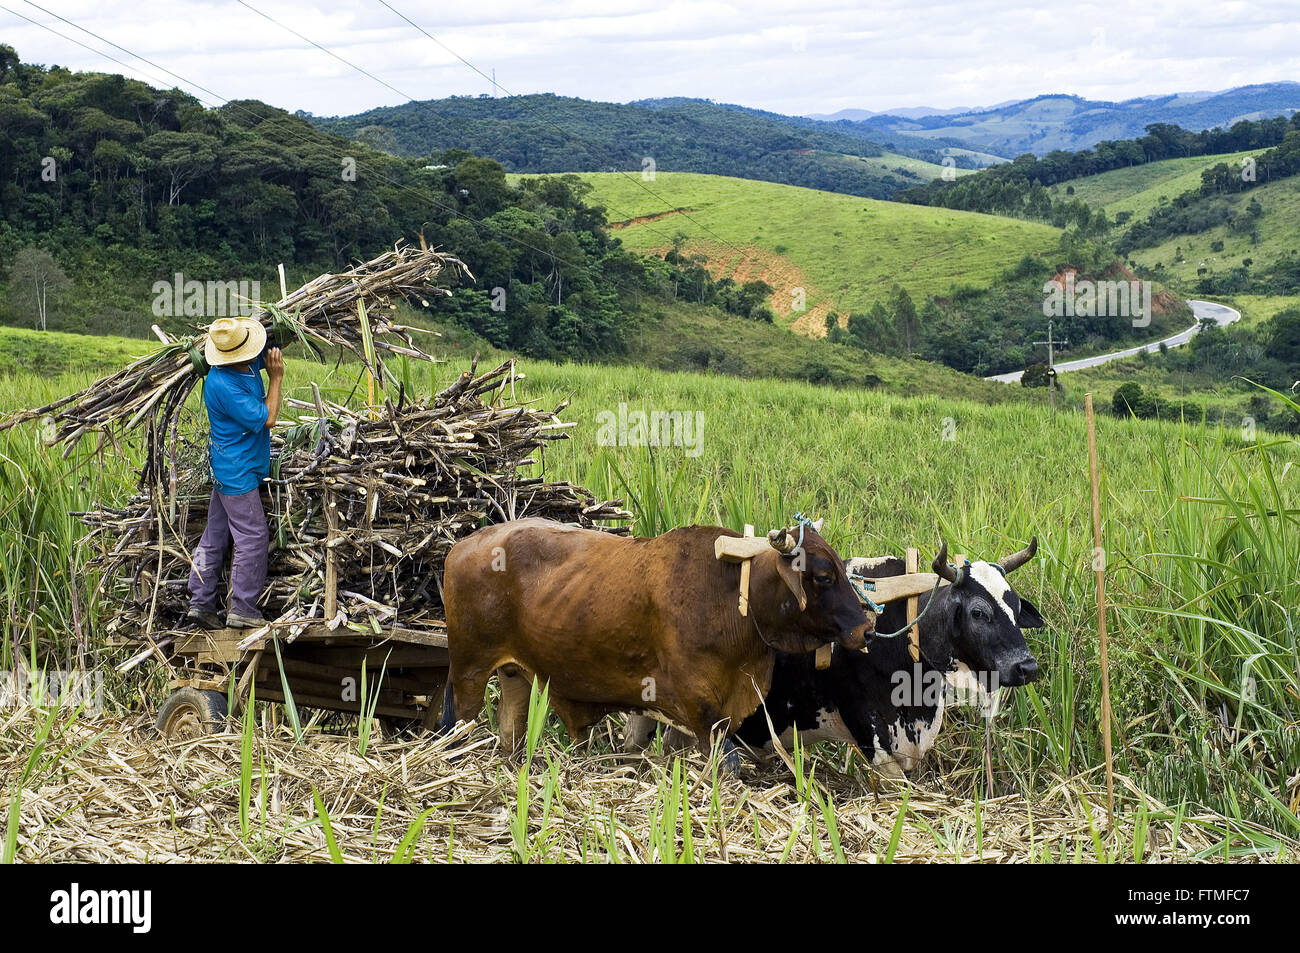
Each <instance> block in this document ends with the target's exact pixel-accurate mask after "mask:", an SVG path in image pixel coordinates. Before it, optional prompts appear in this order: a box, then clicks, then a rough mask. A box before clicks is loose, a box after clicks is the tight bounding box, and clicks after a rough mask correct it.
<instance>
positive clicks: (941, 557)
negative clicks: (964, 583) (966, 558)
mask: <svg viewBox="0 0 1300 953" xmlns="http://www.w3.org/2000/svg"><path fill="white" fill-rule="evenodd" d="M930 568H931V569H933V570H934V571H935V572H936V573H937V574H938V575H939V576H940V577H942V578H944V579H947V580H948V581H949V582H950V583H952V584H953V585H954V586H959V585H961V578H962V572H961V570H960V569H958V568H957V567H956V566H954V565H952V564H951V563H949V562H948V541H947V540H946V539H941V540H939V553H938V555H937V556H935V557H934V562H932V563H930Z"/></svg>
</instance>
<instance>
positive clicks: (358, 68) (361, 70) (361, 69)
mask: <svg viewBox="0 0 1300 953" xmlns="http://www.w3.org/2000/svg"><path fill="white" fill-rule="evenodd" d="M237 2H238V3H239V5H240V6H241V7H247V8H248V9H249V10H252V11H253V12H254V13H256V14H257V15H258V16H259V17H262V18H263V19H266V20H270V21H271V22H272V23H274V24H275V25H276V26H278V27H279V28H280V29H282V30H285V31H287V32H289V33H292V34H293V35H294V36H296V37H297V38H298V39H300V40H302V41H303V42H304V43H310V44H311V45H312V46H314V47H316V49H318V50H320V51H321V52H322V53H326V54H328V55H330V56H332V57H334V58H335V59H336V60H338V61H339V62H340V63H342V64H343V65H344V66H350V67H352V69H354V70H356V71H357V72H358V73H362V74H363V75H365V76H369V77H370V78H371V79H373V80H374V81H375V82H376V83H379V84H380V85H381V86H385V87H387V88H388V89H391V90H392V91H393V92H395V93H396V94H397V95H399V96H401V97H403V98H404V99H406V100H408V101H410V102H415V97H414V96H412V95H411V94H410V93H404V92H402V91H401V90H400V89H398V88H397V87H396V86H394V85H392V84H391V83H388V82H385V81H384V80H382V79H380V78H379V77H378V76H376V75H375V74H374V73H372V72H370V71H369V70H367V69H365V68H364V67H362V66H358V65H357V64H356V63H353V62H352V61H351V60H347V59H344V58H343V57H342V56H339V54H337V53H335V52H334V51H333V50H331V49H327V48H326V47H323V46H321V45H320V44H319V43H317V42H316V41H315V40H313V39H311V38H310V37H306V36H303V35H302V34H301V33H299V32H298V31H297V30H295V29H293V27H289V26H285V25H284V24H283V23H281V22H280V21H279V20H277V19H276V18H275V17H273V16H271V15H270V14H269V13H263V12H262V11H261V10H259V9H257V7H255V6H253V5H252V4H251V3H245V2H244V0H237Z"/></svg>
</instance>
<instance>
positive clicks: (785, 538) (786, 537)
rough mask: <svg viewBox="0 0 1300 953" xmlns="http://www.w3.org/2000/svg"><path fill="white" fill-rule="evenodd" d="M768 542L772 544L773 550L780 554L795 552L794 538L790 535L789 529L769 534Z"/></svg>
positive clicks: (776, 530)
mask: <svg viewBox="0 0 1300 953" xmlns="http://www.w3.org/2000/svg"><path fill="white" fill-rule="evenodd" d="M767 541H768V542H769V543H771V544H772V548H773V549H775V550H776V551H777V552H779V553H792V552H794V545H795V543H794V537H793V536H791V535H790V531H789V530H788V529H774V530H772V531H771V532H770V533H768V534H767Z"/></svg>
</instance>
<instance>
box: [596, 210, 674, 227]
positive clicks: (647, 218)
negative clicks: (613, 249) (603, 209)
mask: <svg viewBox="0 0 1300 953" xmlns="http://www.w3.org/2000/svg"><path fill="white" fill-rule="evenodd" d="M694 211H695V209H693V208H675V209H671V210H669V211H667V212H655V213H654V214H653V215H638V216H637V217H636V218H629V219H627V220H626V221H622V222H610V223H609V225H608V226H606V227H607V228H610V229H612V230H614V231H618V230H619V229H620V228H631V227H632V226H633V225H644V224H645V223H646V222H657V221H659V219H661V218H668V217H669V216H671V215H681V214H682V213H684V212H694Z"/></svg>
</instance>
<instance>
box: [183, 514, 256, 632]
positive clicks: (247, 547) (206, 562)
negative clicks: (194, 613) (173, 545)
mask: <svg viewBox="0 0 1300 953" xmlns="http://www.w3.org/2000/svg"><path fill="white" fill-rule="evenodd" d="M232 537H233V539H234V542H235V555H234V556H233V557H232V558H231V560H230V611H231V612H234V613H236V614H237V615H242V616H246V617H251V618H256V617H257V616H259V615H261V611H260V610H259V609H258V608H257V600H258V598H259V597H260V596H261V595H262V587H263V586H265V585H266V549H267V545H268V543H269V542H270V533H269V532H268V531H267V528H266V511H265V510H264V509H263V508H262V494H261V491H259V490H249V491H248V492H247V493H239V494H237V495H235V496H227V495H226V494H224V493H219V492H218V491H216V490H213V491H212V502H210V503H209V504H208V525H207V527H206V528H205V529H204V530H203V538H202V539H200V540H199V546H198V549H196V550H195V551H194V562H193V565H192V566H191V568H190V586H189V588H190V608H191V609H201V610H204V611H207V612H216V611H217V585H218V583H219V582H220V580H221V564H222V563H223V562H225V559H226V547H227V546H229V544H230V541H231V539H232Z"/></svg>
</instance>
